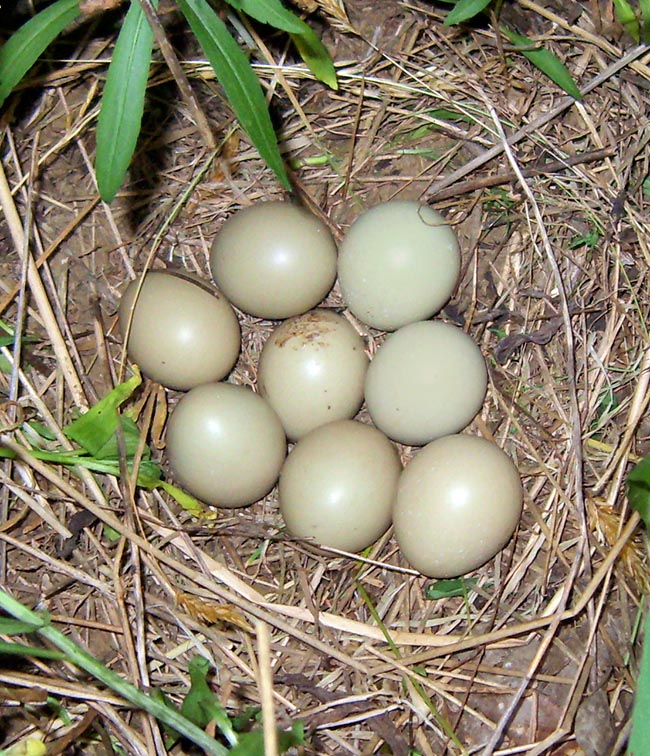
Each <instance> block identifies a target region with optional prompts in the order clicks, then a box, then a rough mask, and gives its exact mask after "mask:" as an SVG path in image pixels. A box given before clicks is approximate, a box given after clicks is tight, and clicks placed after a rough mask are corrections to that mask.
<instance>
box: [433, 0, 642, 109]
mask: <svg viewBox="0 0 650 756" xmlns="http://www.w3.org/2000/svg"><path fill="white" fill-rule="evenodd" d="M619 2H623V3H626V2H627V0H619ZM644 2H647V3H650V0H644ZM496 4H497V3H496V2H495V0H457V2H455V3H454V7H453V8H452V9H451V10H450V11H449V13H448V14H447V17H446V18H445V21H444V23H445V26H455V25H457V24H461V23H464V22H465V21H470V20H471V19H473V18H475V17H476V16H478V15H480V14H481V13H483V11H485V10H487V9H488V8H489V7H490V5H496ZM500 31H501V33H502V34H503V35H504V36H505V37H507V39H508V40H509V41H510V43H511V44H512V45H513V46H514V48H515V50H516V51H518V52H520V53H521V54H522V55H523V56H524V57H525V58H528V60H529V61H530V62H531V63H532V64H533V65H534V66H535V67H536V68H537V69H539V70H540V71H541V72H542V73H543V74H544V75H545V76H548V78H549V79H551V81H553V82H555V84H557V85H558V86H559V87H562V89H563V90H564V91H565V92H566V93H567V94H569V95H571V97H574V98H575V99H576V100H579V99H580V98H581V97H582V95H581V94H580V90H579V89H578V86H577V84H576V83H575V81H574V80H573V77H572V76H571V74H570V73H569V70H568V69H567V67H566V66H565V65H564V63H562V61H561V60H560V59H559V58H558V57H557V55H555V53H553V52H551V51H550V50H547V49H546V48H543V47H538V46H537V45H536V43H535V42H534V41H533V40H531V39H528V37H524V36H522V35H521V34H517V33H516V32H514V31H511V30H510V29H507V28H506V27H503V26H502V27H500Z"/></svg>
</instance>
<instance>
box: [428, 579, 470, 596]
mask: <svg viewBox="0 0 650 756" xmlns="http://www.w3.org/2000/svg"><path fill="white" fill-rule="evenodd" d="M477 582H478V580H477V579H476V578H467V579H465V578H462V577H459V578H451V579H449V580H435V581H434V582H433V583H429V585H427V587H426V588H425V589H424V595H425V597H426V598H428V599H431V600H432V601H437V600H439V599H443V598H454V597H456V596H465V597H466V596H467V594H468V592H469V591H471V590H472V588H474V586H475V585H476V584H477Z"/></svg>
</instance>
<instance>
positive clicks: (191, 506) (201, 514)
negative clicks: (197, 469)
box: [140, 480, 216, 520]
mask: <svg viewBox="0 0 650 756" xmlns="http://www.w3.org/2000/svg"><path fill="white" fill-rule="evenodd" d="M140 485H142V484H140ZM151 487H152V488H155V487H160V488H162V489H163V491H167V493H168V494H169V495H170V496H172V497H173V498H174V499H175V500H176V501H177V502H178V503H179V504H180V505H181V507H183V509H184V510H185V511H186V512H189V513H190V514H191V515H192V516H193V517H197V518H201V519H203V520H205V519H214V518H215V517H216V513H214V512H211V511H210V510H208V509H206V508H205V506H204V505H203V504H202V503H201V502H200V501H199V500H198V499H195V498H194V496H190V494H188V493H187V492H186V491H183V489H182V488H178V486H174V485H172V484H171V483H167V481H165V480H158V481H156V483H155V485H154V486H151Z"/></svg>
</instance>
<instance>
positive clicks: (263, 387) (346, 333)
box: [257, 310, 368, 441]
mask: <svg viewBox="0 0 650 756" xmlns="http://www.w3.org/2000/svg"><path fill="white" fill-rule="evenodd" d="M367 369H368V357H367V355H366V353H365V351H364V343H363V340H362V338H361V337H360V336H359V334H358V333H357V332H356V331H355V329H354V328H353V327H352V326H351V325H350V323H349V322H348V321H347V320H346V319H345V318H344V317H342V316H341V315H337V314H336V313H335V312H331V311H330V310H313V311H312V312H308V313H306V314H305V315H299V316H297V317H295V318H291V319H290V320H287V321H285V322H284V323H282V324H281V325H279V326H278V327H277V328H276V329H275V331H274V332H273V333H272V334H271V336H270V337H269V339H268V340H267V342H266V343H265V344H264V348H263V349H262V354H261V355H260V360H259V365H258V371H257V385H258V388H259V392H260V394H261V395H262V396H263V397H265V398H266V399H267V400H268V401H269V404H270V405H271V406H272V407H273V409H274V410H275V411H276V412H277V413H278V416H279V417H280V420H281V421H282V425H283V426H284V429H285V431H286V434H287V436H288V437H289V438H290V439H291V440H293V441H295V440H297V439H299V438H300V437H301V436H304V435H305V434H306V433H308V432H309V431H310V430H312V429H313V428H316V427H317V426H319V425H324V424H325V423H328V422H331V421H333V420H343V419H347V418H351V417H353V416H354V415H355V414H356V412H357V410H358V409H359V407H360V406H361V403H362V402H363V386H364V379H365V376H366V370H367Z"/></svg>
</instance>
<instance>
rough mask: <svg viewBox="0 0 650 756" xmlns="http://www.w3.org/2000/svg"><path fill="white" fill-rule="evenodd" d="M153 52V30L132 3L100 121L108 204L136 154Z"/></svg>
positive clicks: (99, 168)
mask: <svg viewBox="0 0 650 756" xmlns="http://www.w3.org/2000/svg"><path fill="white" fill-rule="evenodd" d="M154 6H155V7H157V6H158V2H157V0H154ZM152 51H153V32H152V30H151V27H150V26H149V23H148V21H147V19H146V17H145V15H144V12H143V10H142V8H141V7H140V5H139V3H137V2H134V3H131V7H130V8H129V10H128V12H127V14H126V17H125V19H124V23H123V24H122V29H121V30H120V33H119V36H118V38H117V42H116V43H115V49H114V50H113V58H112V60H111V63H110V65H109V67H108V73H107V74H106V84H105V86H104V95H103V98H102V108H101V111H100V113H99V119H98V121H97V134H96V136H97V153H96V157H95V172H96V174H97V185H98V186H99V188H100V191H101V195H102V199H103V200H104V201H105V202H111V200H113V198H114V197H115V195H116V194H117V191H118V189H119V188H120V185H121V183H122V181H123V179H124V176H125V175H126V171H127V169H128V167H129V164H130V163H131V158H132V157H133V153H134V152H135V146H136V144H137V142H138V136H139V134H140V127H141V124H142V114H143V113H144V98H145V94H146V91H147V80H148V78H149V66H150V64H151V53H152Z"/></svg>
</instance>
